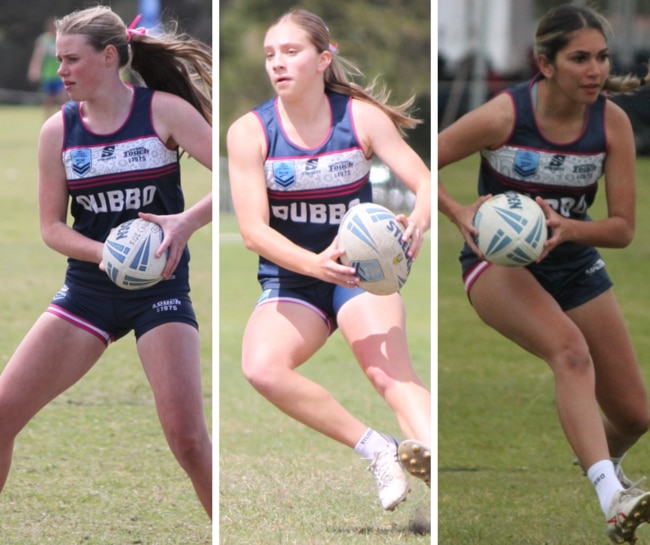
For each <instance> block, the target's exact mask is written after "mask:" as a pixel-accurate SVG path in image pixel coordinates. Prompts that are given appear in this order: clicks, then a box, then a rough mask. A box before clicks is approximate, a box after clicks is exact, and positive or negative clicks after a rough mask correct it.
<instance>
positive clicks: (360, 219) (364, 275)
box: [338, 203, 411, 295]
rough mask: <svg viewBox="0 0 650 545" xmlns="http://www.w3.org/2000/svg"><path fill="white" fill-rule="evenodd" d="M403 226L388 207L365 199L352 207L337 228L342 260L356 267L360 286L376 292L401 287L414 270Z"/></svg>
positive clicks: (395, 290)
mask: <svg viewBox="0 0 650 545" xmlns="http://www.w3.org/2000/svg"><path fill="white" fill-rule="evenodd" d="M403 233H404V226H403V225H402V224H401V223H400V222H399V221H397V217H396V216H395V214H393V213H392V212H391V211H390V210H389V209H388V208H386V207H384V206H381V205H379V204H374V203H362V204H358V205H356V206H353V207H352V208H350V209H349V210H348V211H347V212H346V214H345V215H344V216H343V219H342V220H341V224H340V225H339V229H338V247H339V248H342V249H344V250H345V254H344V255H343V256H342V257H341V263H343V265H348V266H350V267H354V268H355V269H356V270H357V275H358V276H359V279H360V281H359V287H361V288H363V289H364V290H366V291H368V292H370V293H374V294H376V295H389V294H391V293H395V292H397V291H399V290H400V288H401V287H402V286H403V285H404V284H405V283H406V280H407V279H408V277H409V273H410V272H411V258H410V257H409V256H408V255H407V253H406V252H407V251H408V247H409V243H408V242H403V241H402V235H403Z"/></svg>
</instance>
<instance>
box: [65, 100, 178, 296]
mask: <svg viewBox="0 0 650 545" xmlns="http://www.w3.org/2000/svg"><path fill="white" fill-rule="evenodd" d="M134 91H135V92H134V98H133V104H132V108H131V112H130V114H129V116H128V118H127V120H126V121H125V123H124V124H123V125H122V127H120V128H119V129H118V130H117V131H116V132H114V133H112V134H106V135H104V134H95V133H93V132H91V131H90V130H88V128H86V126H85V124H84V122H83V120H82V118H81V115H80V111H79V108H80V106H79V103H77V102H74V101H70V102H67V103H66V104H65V105H64V106H63V118H64V127H65V128H64V131H65V134H64V142H63V152H62V160H63V166H64V168H65V174H66V178H67V184H68V191H69V194H70V197H71V204H70V213H71V215H72V217H73V225H72V227H73V229H74V230H76V231H78V232H80V233H81V234H83V235H85V236H87V237H89V238H91V239H93V240H97V241H101V242H103V241H104V240H106V237H107V236H108V234H109V232H110V231H111V229H112V228H113V227H116V226H117V225H119V224H120V223H123V222H125V221H127V220H130V219H134V218H136V217H138V212H150V213H153V214H160V215H167V214H176V213H179V212H182V211H183V209H184V206H185V203H184V198H183V193H182V190H181V180H180V165H179V161H178V158H179V157H178V155H179V154H178V151H177V150H170V149H168V148H167V147H165V144H164V143H163V142H162V141H161V140H160V138H158V135H157V134H156V132H155V130H154V128H153V123H152V120H151V101H152V97H153V93H154V91H153V90H151V89H146V88H134ZM188 262H189V251H188V249H187V248H185V251H184V253H183V257H182V259H181V261H180V263H179V265H178V268H177V269H176V271H175V272H174V276H173V278H172V279H169V280H167V281H164V282H160V283H158V284H156V285H155V286H152V287H150V288H147V290H146V292H147V294H148V295H150V294H153V293H155V292H156V291H160V292H161V293H164V292H165V291H166V288H168V287H171V284H173V285H174V287H179V286H182V285H183V284H184V283H185V284H186V283H187V282H188ZM69 282H72V283H74V284H75V286H77V287H78V288H80V289H87V290H91V291H92V292H93V293H96V292H98V291H102V292H107V293H110V294H112V295H118V294H128V293H130V294H131V295H132V292H127V291H125V290H123V289H122V288H119V287H117V286H116V285H115V284H113V283H112V282H111V281H110V279H109V278H108V276H107V275H106V273H104V272H102V271H101V270H100V269H99V267H98V266H97V264H96V263H90V262H87V261H80V260H77V259H73V258H68V269H67V272H66V283H69ZM170 283H171V284H170Z"/></svg>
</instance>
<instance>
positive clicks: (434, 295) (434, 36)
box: [430, 0, 438, 544]
mask: <svg viewBox="0 0 650 545" xmlns="http://www.w3.org/2000/svg"><path fill="white" fill-rule="evenodd" d="M434 29H435V30H434ZM434 98H435V99H436V100H435V103H434ZM437 98H438V0H431V102H432V104H431V132H432V133H433V132H434V127H435V134H431V184H432V185H433V172H434V169H435V172H436V176H435V178H436V189H435V190H433V191H432V192H431V200H432V202H431V204H432V207H431V208H432V210H436V211H437V210H438V189H437V186H438V184H437V180H438V175H437V172H438V137H437V134H438V100H437ZM434 136H435V138H434ZM432 216H433V213H432ZM430 233H431V312H430V316H431V386H430V387H431V427H432V430H431V431H432V434H431V466H432V473H433V474H432V475H431V543H432V544H436V543H438V214H437V213H436V221H433V217H432V218H431V229H430Z"/></svg>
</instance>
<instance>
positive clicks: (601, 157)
mask: <svg viewBox="0 0 650 545" xmlns="http://www.w3.org/2000/svg"><path fill="white" fill-rule="evenodd" d="M541 77H542V76H537V78H534V79H533V80H531V81H529V82H525V83H521V84H519V85H517V86H515V87H513V88H512V89H510V90H508V91H506V92H507V93H509V94H510V97H511V98H512V101H513V104H514V109H515V123H514V128H513V131H512V133H511V135H510V137H509V138H508V139H507V140H506V142H504V143H503V144H502V145H501V146H500V147H499V148H497V149H494V150H490V149H485V150H482V151H481V167H480V172H479V184H478V189H479V194H480V195H487V194H489V193H491V194H493V195H495V194H497V193H503V192H505V191H508V190H513V191H518V192H520V193H524V194H526V195H529V196H531V197H532V198H535V197H536V196H540V197H542V198H543V199H544V200H546V201H547V202H548V203H549V204H550V205H551V207H552V208H553V209H554V210H555V211H557V212H559V213H560V214H562V215H563V216H565V217H569V218H573V219H578V220H586V221H590V218H589V216H588V215H587V210H588V208H589V207H590V206H591V205H592V203H593V202H594V199H595V197H596V191H597V188H598V179H599V178H600V177H601V176H602V174H603V164H604V161H605V155H606V148H607V137H606V132H605V103H606V101H607V98H606V97H605V96H604V95H601V96H599V97H598V99H597V100H596V102H595V103H594V104H592V105H591V106H589V108H588V109H587V113H586V118H585V123H584V129H583V131H582V133H581V134H580V136H579V137H578V138H577V139H576V140H575V141H573V142H569V143H566V144H557V143H555V142H551V141H549V140H547V139H546V138H545V137H544V136H543V135H542V134H541V132H540V130H539V128H538V126H537V121H536V119H535V104H534V101H535V98H534V94H535V93H534V91H535V90H534V85H535V84H536V83H537V82H538V81H539V80H540V79H541ZM579 248H584V247H583V246H582V245H578V244H575V243H572V242H567V243H564V244H561V245H560V246H558V247H557V248H555V249H554V250H553V251H552V252H551V253H550V254H549V255H548V256H547V257H546V258H545V260H544V261H545V262H547V261H554V260H556V259H564V258H566V256H568V255H570V254H572V253H573V252H574V251H576V250H578V249H579Z"/></svg>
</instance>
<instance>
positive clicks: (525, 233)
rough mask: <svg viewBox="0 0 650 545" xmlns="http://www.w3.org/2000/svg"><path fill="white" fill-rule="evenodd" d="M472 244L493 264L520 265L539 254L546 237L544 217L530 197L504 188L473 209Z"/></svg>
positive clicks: (532, 260)
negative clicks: (504, 190)
mask: <svg viewBox="0 0 650 545" xmlns="http://www.w3.org/2000/svg"><path fill="white" fill-rule="evenodd" d="M474 226H475V227H476V228H477V229H478V236H477V237H476V238H475V241H476V245H477V246H478V248H479V250H481V252H483V255H484V256H485V259H487V260H488V261H489V262H490V263H494V264H495V265H502V266H505V267H520V266H523V265H528V264H530V263H533V262H534V261H535V260H537V258H538V257H539V256H540V255H541V254H542V251H543V250H544V243H545V242H546V238H547V227H546V217H545V216H544V212H543V210H542V208H541V207H540V206H539V204H537V203H536V202H535V201H534V200H533V199H531V198H530V197H527V196H526V195H522V194H521V193H517V192H514V191H506V192H505V193H500V194H498V195H495V196H494V197H492V198H490V199H488V200H487V201H485V202H484V203H483V204H481V206H480V207H479V209H478V210H477V212H476V215H475V217H474Z"/></svg>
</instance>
